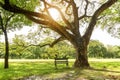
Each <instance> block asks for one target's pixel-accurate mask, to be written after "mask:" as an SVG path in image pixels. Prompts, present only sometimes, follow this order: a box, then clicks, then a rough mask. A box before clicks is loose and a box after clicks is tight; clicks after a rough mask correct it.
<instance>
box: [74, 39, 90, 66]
mask: <svg viewBox="0 0 120 80" xmlns="http://www.w3.org/2000/svg"><path fill="white" fill-rule="evenodd" d="M75 49H76V60H75V63H74V67H75V68H89V67H90V65H89V62H88V56H87V44H86V43H85V41H83V40H82V39H81V40H80V41H79V42H77V45H76V47H75Z"/></svg>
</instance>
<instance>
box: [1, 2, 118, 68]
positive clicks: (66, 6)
mask: <svg viewBox="0 0 120 80" xmlns="http://www.w3.org/2000/svg"><path fill="white" fill-rule="evenodd" d="M19 2H20V1H19ZM19 2H18V3H19ZM36 2H37V1H36ZM115 2H117V0H108V1H105V2H104V3H103V4H102V5H101V4H99V5H98V4H97V3H98V2H97V3H96V2H95V3H94V4H95V5H97V7H95V8H94V9H93V8H92V6H93V5H91V4H92V2H90V1H88V0H81V1H80V0H78V1H75V0H69V1H68V0H57V1H52V0H50V1H49V2H48V1H46V0H40V2H39V3H40V6H41V5H43V7H42V8H44V9H39V12H38V11H36V12H34V11H30V10H27V9H23V8H20V6H18V5H15V4H14V3H13V2H12V1H11V0H10V1H9V0H4V3H2V2H1V7H2V8H4V9H6V10H8V11H11V12H15V13H20V14H24V15H25V16H26V17H27V18H28V19H30V20H32V21H34V22H36V23H38V24H42V25H44V26H45V27H47V28H50V29H52V30H53V31H55V32H57V33H58V34H59V35H60V37H59V38H58V39H57V40H55V41H54V42H53V43H52V44H51V45H50V46H53V45H54V44H55V43H57V42H59V41H62V40H68V41H69V42H70V43H71V44H72V45H73V46H74V48H75V50H76V61H75V63H74V67H78V68H79V67H89V66H90V65H89V63H88V57H87V45H88V44H89V41H90V37H91V35H92V32H93V30H94V27H95V25H96V23H97V21H98V19H99V18H100V14H101V13H102V12H103V11H105V10H106V9H108V8H109V7H110V6H111V5H112V4H114V3H115ZM77 3H79V4H77ZM61 6H62V8H61ZM39 8H41V7H39ZM50 8H54V9H56V10H57V11H59V13H60V17H61V19H60V21H61V23H59V22H57V21H55V20H54V19H53V18H52V17H51V15H50V12H49V9H50ZM82 24H84V25H86V30H85V33H84V34H83V35H82V34H81V31H80V29H81V28H80V27H81V26H83V25H82Z"/></svg>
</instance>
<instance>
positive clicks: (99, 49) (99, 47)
mask: <svg viewBox="0 0 120 80" xmlns="http://www.w3.org/2000/svg"><path fill="white" fill-rule="evenodd" d="M88 53H89V54H88V55H89V57H93V58H95V57H96V58H104V55H105V54H106V53H107V49H106V47H104V44H102V43H101V42H99V41H97V40H91V41H90V44H89V48H88ZM106 56H107V55H106Z"/></svg>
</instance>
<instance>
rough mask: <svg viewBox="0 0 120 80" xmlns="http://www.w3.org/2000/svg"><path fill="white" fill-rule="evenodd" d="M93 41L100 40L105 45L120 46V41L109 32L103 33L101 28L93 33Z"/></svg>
mask: <svg viewBox="0 0 120 80" xmlns="http://www.w3.org/2000/svg"><path fill="white" fill-rule="evenodd" d="M91 39H94V40H99V41H100V42H102V43H103V44H105V45H119V46H120V39H118V38H114V37H112V36H111V35H110V34H108V32H107V31H105V30H104V31H103V30H101V29H99V28H96V29H95V30H94V31H93V34H92V37H91Z"/></svg>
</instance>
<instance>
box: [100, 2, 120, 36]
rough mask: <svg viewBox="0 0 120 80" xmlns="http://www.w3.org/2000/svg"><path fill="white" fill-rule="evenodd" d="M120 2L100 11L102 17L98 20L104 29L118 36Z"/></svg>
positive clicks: (119, 29) (119, 34)
mask: <svg viewBox="0 0 120 80" xmlns="http://www.w3.org/2000/svg"><path fill="white" fill-rule="evenodd" d="M119 5H120V2H119V1H118V2H117V3H116V4H115V5H112V6H111V7H110V8H109V9H107V10H105V11H104V12H103V13H102V15H101V16H102V18H101V19H100V20H99V21H98V23H99V25H101V27H102V28H103V29H106V30H107V31H108V32H109V33H110V34H112V36H114V37H117V38H120V33H119V32H120V27H119V24H120V6H119Z"/></svg>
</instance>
